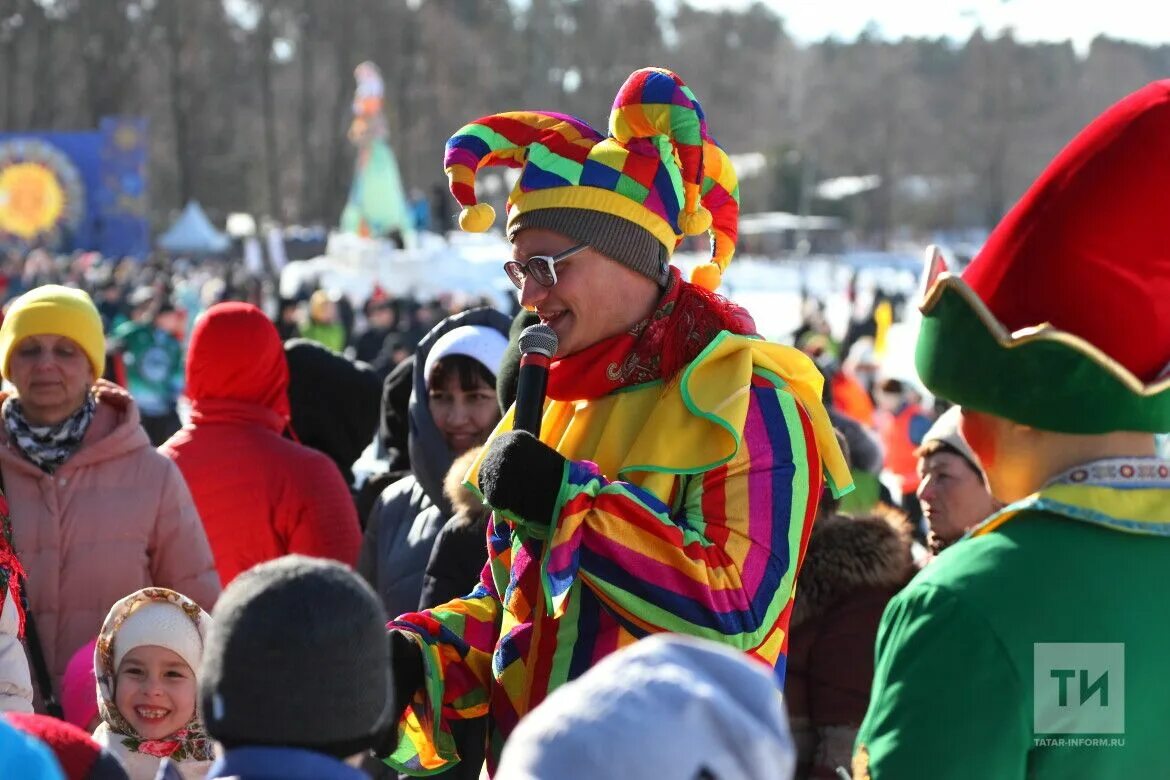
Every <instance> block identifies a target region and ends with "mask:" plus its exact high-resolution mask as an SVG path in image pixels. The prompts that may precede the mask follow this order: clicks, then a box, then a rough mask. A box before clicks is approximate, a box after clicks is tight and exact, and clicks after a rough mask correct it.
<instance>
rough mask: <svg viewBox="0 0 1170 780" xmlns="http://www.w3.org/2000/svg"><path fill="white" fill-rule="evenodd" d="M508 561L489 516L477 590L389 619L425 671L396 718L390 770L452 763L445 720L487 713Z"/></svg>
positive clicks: (506, 540) (502, 533)
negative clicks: (416, 649) (422, 681)
mask: <svg viewBox="0 0 1170 780" xmlns="http://www.w3.org/2000/svg"><path fill="white" fill-rule="evenodd" d="M511 564H512V550H511V533H510V531H509V529H508V528H507V526H506V525H501V526H500V527H499V529H498V531H497V528H496V526H495V524H494V522H492V521H490V520H489V524H488V562H487V565H486V566H485V567H484V569H483V572H482V573H481V574H480V581H479V584H477V585H476V586H475V589H474V590H473V591H472V592H471V593H470V594H468V595H467V596H464V597H462V598H458V599H455V600H453V601H449V602H447V603H446V604H442V605H440V606H438V607H435V608H433V609H428V610H425V611H423V612H412V613H408V614H406V615H401V616H400V617H398V618H396V619H395V620H392V621H390V623H389V624H388V625H387V628H391V629H395V630H398V631H401V632H403V633H404V634H406V635H407V636H408V637H410V638H411V639H412V640H413V641H414V642H415V643H416V644H418V645H419V647H420V648H421V649H422V658H423V669H424V673H425V676H426V685H425V688H424V689H423V690H421V691H419V692H418V693H417V694H416V695H415V698H414V701H412V702H411V705H410V706H409V707H408V708H407V709H406V711H405V712H404V713H403V714H402V716H401V718H400V719H399V723H398V747H397V748H396V749H395V751H394V753H393V754H391V755H390V757H389V758H387V759H386V763H387V764H389V765H390V766H392V767H393V768H394V769H397V770H398V771H400V772H405V773H407V774H412V775H419V774H432V773H434V772H436V771H438V770H440V769H443V768H446V767H448V766H450V765H451V764H453V763H454V762H457V761H458V760H459V756H458V754H457V752H456V750H455V742H454V738H453V737H452V734H451V729H450V726H449V721H450V720H453V719H454V720H459V719H466V718H478V717H480V716H482V715H486V714H487V712H488V703H489V699H490V693H489V692H490V690H491V686H492V684H493V677H492V653H493V652H494V650H495V646H496V640H497V639H498V638H499V633H500V621H501V616H502V611H503V608H502V606H501V603H500V594H499V591H498V589H497V587H496V582H507V581H508V577H509V571H510V569H511Z"/></svg>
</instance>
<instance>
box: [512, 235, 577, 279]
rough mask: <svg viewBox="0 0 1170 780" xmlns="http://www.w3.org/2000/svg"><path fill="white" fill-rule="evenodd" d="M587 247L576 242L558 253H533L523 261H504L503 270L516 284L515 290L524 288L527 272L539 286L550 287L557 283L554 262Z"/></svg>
mask: <svg viewBox="0 0 1170 780" xmlns="http://www.w3.org/2000/svg"><path fill="white" fill-rule="evenodd" d="M588 248H589V245H588V244H577V246H571V247H569V248H568V249H566V250H565V251H564V252H561V253H560V254H559V255H533V256H532V257H530V258H528V261H527V262H524V263H521V262H520V261H519V260H509V261H508V262H506V263H504V271H505V272H506V273H507V274H508V278H509V279H511V280H512V284H514V285H516V289H517V290H522V289H524V280H525V279H527V278H528V276H529V274H531V275H532V278H533V279H535V280H536V283H537V284H539V285H540V286H542V287H552V286H553V285H554V284H556V283H557V272H556V264H557V263H559V262H561V261H562V260H567V259H569V258H570V257H572V256H573V255H575V254H577V253H578V252H581V251H583V250H585V249H588Z"/></svg>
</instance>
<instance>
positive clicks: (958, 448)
mask: <svg viewBox="0 0 1170 780" xmlns="http://www.w3.org/2000/svg"><path fill="white" fill-rule="evenodd" d="M959 412H960V409H959V407H957V406H952V407H951V408H950V409H947V410H946V411H945V412H943V413H942V414H941V415H939V418H938V419H937V420H935V421H934V425H932V426H930V430H928V431H927V432H926V435H925V436H923V437H922V444H920V445H919V447H920V448H922V447H925V446H926V445H927V444H930V443H931V442H932V441H940V442H942V443H943V444H945V445H947V446H948V447H950V448H951V449H953V450H954V451H955V452H957V453H959V454H960V455H962V456H963V457H964V458H965V459H966V460H967V461H968V462H969V463H970V464H971V465H972V466H974V467H975V470H976V471H978V472H979V473H980V475H982V474H983V464H982V463H980V462H979V456H978V455H976V454H975V450H973V449H971V445H970V444H968V443H967V440H966V439H964V438H963V432H962V430H961V429H960V428H959V422H960V417H959Z"/></svg>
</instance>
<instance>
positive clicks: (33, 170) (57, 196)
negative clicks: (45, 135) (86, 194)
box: [0, 162, 65, 240]
mask: <svg viewBox="0 0 1170 780" xmlns="http://www.w3.org/2000/svg"><path fill="white" fill-rule="evenodd" d="M64 210H65V191H64V189H62V187H61V184H60V182H58V181H57V176H56V175H55V174H54V173H53V171H52V170H50V169H49V168H47V167H46V166H44V165H41V164H40V163H35V162H22V163H16V164H15V165H9V166H8V167H7V168H4V169H3V170H0V230H3V231H5V232H7V233H12V234H14V235H17V236H20V237H21V238H23V239H26V240H28V239H32V238H34V237H35V236H37V235H39V234H41V233H44V232H46V231H49V230H51V229H53V228H54V227H55V226H56V225H57V222H58V220H60V219H61V214H62V212H63V211H64Z"/></svg>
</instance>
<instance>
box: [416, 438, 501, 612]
mask: <svg viewBox="0 0 1170 780" xmlns="http://www.w3.org/2000/svg"><path fill="white" fill-rule="evenodd" d="M479 449H480V448H479V447H475V448H473V449H470V450H468V451H467V452H465V453H463V454H462V455H460V456H459V457H458V458H456V459H455V463H454V464H452V466H451V470H450V471H448V472H447V478H446V479H445V480H443V494H444V495H445V496H446V497H447V500H449V501H450V502H451V506H452V508H453V509H454V510H455V514H454V515H453V516H452V517H451V519H450V520H449V521H448V522H447V524H446V525H444V526H443V528H442V530H441V531H439V535H438V536H437V537H436V538H435V545H434V547H433V548H432V549H431V558H430V560H429V561H428V562H427V570H426V575H424V576H423V587H422V597H421V598H420V599H419V602H418V608H419V609H420V610H423V609H430V608H431V607H437V606H438V605H440V604H446V603H447V602H448V601H450V600H451V599H457V598H459V597H460V596H466V595H467V594H468V593H470V592H471V591H472V590H473V589H474V588H475V584H476V583H477V582H479V574H480V572H481V571H483V567H484V566H485V565H486V564H487V559H488V555H487V521H488V515H490V514H491V510H490V509H488V508H487V507H486V506H484V503H483V501H481V500H480V499H479V496H477V495H476V494H475V493H474V492H472V491H471V489H470V488H468V487H466V486H465V485H464V484H463V477H464V476H465V475H466V474H467V470H468V469H469V468H471V464H472V463H474V462H475V458H476V457H477V456H478V455H479Z"/></svg>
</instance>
